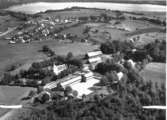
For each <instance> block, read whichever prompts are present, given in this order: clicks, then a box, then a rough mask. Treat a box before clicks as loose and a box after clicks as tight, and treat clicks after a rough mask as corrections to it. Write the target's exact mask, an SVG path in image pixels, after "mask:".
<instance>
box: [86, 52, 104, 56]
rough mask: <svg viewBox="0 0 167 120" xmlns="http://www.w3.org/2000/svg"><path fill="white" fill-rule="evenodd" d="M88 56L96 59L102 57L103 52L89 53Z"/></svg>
mask: <svg viewBox="0 0 167 120" xmlns="http://www.w3.org/2000/svg"><path fill="white" fill-rule="evenodd" d="M87 55H88V57H94V56H98V55H102V52H101V51H92V52H88V53H87Z"/></svg>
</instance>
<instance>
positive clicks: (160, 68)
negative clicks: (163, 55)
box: [141, 63, 166, 86]
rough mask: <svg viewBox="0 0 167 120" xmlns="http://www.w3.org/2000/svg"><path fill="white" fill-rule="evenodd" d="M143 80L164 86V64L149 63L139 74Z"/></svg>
mask: <svg viewBox="0 0 167 120" xmlns="http://www.w3.org/2000/svg"><path fill="white" fill-rule="evenodd" d="M141 75H142V76H143V77H144V80H146V81H149V80H151V81H152V82H153V83H156V82H157V83H158V85H159V86H160V85H161V84H166V64H165V63H149V64H148V65H147V66H146V68H145V69H144V70H143V71H142V72H141Z"/></svg>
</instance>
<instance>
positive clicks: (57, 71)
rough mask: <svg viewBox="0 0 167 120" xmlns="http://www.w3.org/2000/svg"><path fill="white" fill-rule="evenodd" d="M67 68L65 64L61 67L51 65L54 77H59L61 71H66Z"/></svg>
mask: <svg viewBox="0 0 167 120" xmlns="http://www.w3.org/2000/svg"><path fill="white" fill-rule="evenodd" d="M66 69H67V66H66V65H65V64H63V65H55V64H54V65H53V72H54V74H55V75H59V74H60V73H61V72H62V71H64V70H66Z"/></svg>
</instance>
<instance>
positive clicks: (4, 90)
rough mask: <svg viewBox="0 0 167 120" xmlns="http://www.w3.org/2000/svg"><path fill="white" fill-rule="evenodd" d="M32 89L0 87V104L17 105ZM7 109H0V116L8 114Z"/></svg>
mask: <svg viewBox="0 0 167 120" xmlns="http://www.w3.org/2000/svg"><path fill="white" fill-rule="evenodd" d="M30 90H33V88H28V87H14V86H12V87H10V86H0V104H8V105H12V104H19V103H20V102H21V100H20V99H21V98H22V97H24V96H26V95H27V94H28V92H29V91H30ZM8 111H9V109H0V116H2V115H3V114H5V113H6V112H8Z"/></svg>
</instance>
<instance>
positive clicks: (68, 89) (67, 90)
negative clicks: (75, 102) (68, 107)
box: [64, 86, 72, 96]
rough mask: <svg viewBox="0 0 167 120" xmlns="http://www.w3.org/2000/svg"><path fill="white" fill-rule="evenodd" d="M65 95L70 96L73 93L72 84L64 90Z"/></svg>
mask: <svg viewBox="0 0 167 120" xmlns="http://www.w3.org/2000/svg"><path fill="white" fill-rule="evenodd" d="M64 93H65V95H66V96H68V95H69V94H70V93H72V88H71V87H70V86H67V87H66V88H65V91H64Z"/></svg>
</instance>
